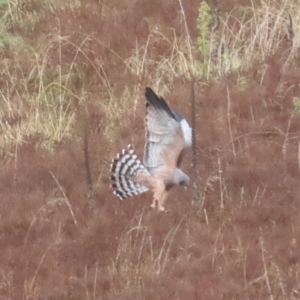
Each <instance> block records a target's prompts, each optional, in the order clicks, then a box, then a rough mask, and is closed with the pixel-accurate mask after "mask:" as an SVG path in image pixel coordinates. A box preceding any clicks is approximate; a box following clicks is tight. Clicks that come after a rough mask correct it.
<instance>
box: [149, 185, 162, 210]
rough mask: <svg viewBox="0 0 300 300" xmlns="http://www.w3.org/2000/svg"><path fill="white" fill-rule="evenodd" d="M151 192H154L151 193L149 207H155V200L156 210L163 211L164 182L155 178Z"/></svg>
mask: <svg viewBox="0 0 300 300" xmlns="http://www.w3.org/2000/svg"><path fill="white" fill-rule="evenodd" d="M153 192H154V195H153V201H152V204H151V207H152V208H155V206H156V201H157V204H158V210H159V211H164V210H165V209H164V207H163V203H164V193H165V184H164V182H163V181H161V180H157V181H156V182H155V186H154V188H153Z"/></svg>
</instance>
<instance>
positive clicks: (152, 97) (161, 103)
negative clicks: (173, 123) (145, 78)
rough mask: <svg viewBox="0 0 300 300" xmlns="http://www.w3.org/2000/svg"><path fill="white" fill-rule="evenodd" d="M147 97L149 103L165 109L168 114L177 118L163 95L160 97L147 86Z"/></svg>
mask: <svg viewBox="0 0 300 300" xmlns="http://www.w3.org/2000/svg"><path fill="white" fill-rule="evenodd" d="M145 97H146V99H147V103H149V104H150V105H153V106H154V107H155V108H157V109H163V110H164V111H166V112H167V113H168V115H169V116H170V117H171V118H173V119H175V120H176V117H175V115H174V113H173V112H172V110H171V109H170V107H169V105H168V104H167V102H166V101H165V99H164V98H162V97H158V96H157V95H156V94H155V92H154V91H153V90H152V89H151V88H150V87H146V92H145ZM146 105H147V104H146Z"/></svg>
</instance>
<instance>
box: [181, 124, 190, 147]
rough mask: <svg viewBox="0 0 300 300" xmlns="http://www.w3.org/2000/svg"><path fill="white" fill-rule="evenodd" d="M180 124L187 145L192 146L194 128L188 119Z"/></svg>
mask: <svg viewBox="0 0 300 300" xmlns="http://www.w3.org/2000/svg"><path fill="white" fill-rule="evenodd" d="M180 126H181V130H182V132H183V136H184V140H185V147H190V146H191V145H192V129H191V127H190V126H189V124H188V122H187V121H186V119H182V120H181V121H180Z"/></svg>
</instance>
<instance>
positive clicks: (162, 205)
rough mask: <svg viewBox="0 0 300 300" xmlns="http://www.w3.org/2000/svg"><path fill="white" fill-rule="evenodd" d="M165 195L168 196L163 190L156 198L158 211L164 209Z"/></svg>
mask: <svg viewBox="0 0 300 300" xmlns="http://www.w3.org/2000/svg"><path fill="white" fill-rule="evenodd" d="M167 196H168V193H167V192H166V191H164V193H163V194H162V196H161V197H160V199H159V200H158V210H159V211H165V208H164V204H165V202H166V199H167Z"/></svg>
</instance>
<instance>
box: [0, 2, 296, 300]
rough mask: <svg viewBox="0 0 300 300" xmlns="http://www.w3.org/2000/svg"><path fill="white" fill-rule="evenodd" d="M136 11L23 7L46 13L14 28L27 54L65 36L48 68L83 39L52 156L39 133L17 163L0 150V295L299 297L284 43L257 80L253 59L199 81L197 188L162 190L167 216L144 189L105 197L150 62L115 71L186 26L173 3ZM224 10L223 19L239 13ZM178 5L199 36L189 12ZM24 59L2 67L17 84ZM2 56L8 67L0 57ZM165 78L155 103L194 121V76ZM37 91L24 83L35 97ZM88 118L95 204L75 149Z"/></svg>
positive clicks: (70, 55)
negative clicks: (72, 118)
mask: <svg viewBox="0 0 300 300" xmlns="http://www.w3.org/2000/svg"><path fill="white" fill-rule="evenodd" d="M106 2H107V3H106ZM144 2H145V3H138V2H136V3H134V4H133V2H132V3H131V2H129V1H123V2H120V1H113V2H111V1H102V2H99V3H98V2H97V1H86V3H85V4H81V5H80V7H76V5H75V4H74V5H72V3H73V2H72V3H69V2H68V1H67V4H68V5H70V7H68V5H67V6H66V7H65V8H63V7H59V5H57V7H56V6H55V5H54V8H53V10H54V12H53V14H54V15H55V17H54V16H53V14H50V12H49V10H48V9H49V8H47V7H44V6H39V5H37V2H35V1H32V6H31V8H30V9H37V10H38V13H40V14H41V16H42V17H41V19H40V20H39V21H37V22H36V24H34V29H33V32H29V31H26V30H22V28H21V27H18V26H16V28H14V27H12V28H11V30H12V32H15V33H17V32H18V34H20V35H21V36H22V37H23V38H24V39H25V40H26V42H27V43H28V44H31V45H33V47H38V46H39V45H37V44H38V43H39V42H41V41H43V39H44V38H43V36H45V35H46V36H49V35H51V34H59V35H60V36H68V42H67V43H66V44H64V45H63V46H62V48H61V53H59V49H58V48H55V47H52V49H51V51H50V53H51V55H49V58H48V62H47V64H48V68H49V70H52V71H53V70H55V68H57V66H59V65H60V66H61V68H62V70H64V71H66V72H68V71H69V70H70V64H72V63H73V62H74V55H76V47H74V46H72V44H71V43H74V44H75V45H77V47H79V45H80V43H81V42H82V40H83V39H84V37H86V36H87V35H90V37H91V38H90V39H89V40H88V41H86V43H84V45H83V46H82V48H81V50H82V51H81V52H80V51H79V53H78V56H76V60H75V63H74V66H73V69H72V72H71V73H72V75H71V76H70V82H69V88H71V89H72V91H73V94H74V95H81V96H82V98H80V97H78V98H76V97H72V96H70V99H71V105H70V107H69V108H68V109H69V110H74V111H75V110H76V113H77V114H76V124H75V125H74V128H73V131H72V135H71V136H70V137H65V138H64V139H63V140H62V141H60V142H57V143H55V144H54V145H53V147H52V148H51V149H52V150H51V151H50V150H49V149H48V150H47V149H44V148H43V147H41V146H40V144H41V142H42V141H41V139H42V138H41V137H40V136H39V135H36V136H28V137H25V138H24V142H23V144H22V145H18V147H17V148H16V149H13V150H12V149H10V151H9V153H10V155H12V154H13V155H14V156H13V157H12V158H11V157H10V156H9V155H7V153H6V154H5V153H4V154H3V159H2V168H1V172H0V178H1V180H0V199H1V204H0V218H1V221H0V237H1V238H0V250H1V255H0V296H1V298H3V299H27V300H29V299H123V300H125V299H128V300H129V299H149V300H150V299H231V300H232V299H298V298H297V297H298V296H299V294H297V289H298V293H299V289H300V286H299V282H300V239H299V236H300V216H299V212H300V201H299V194H300V185H299V182H300V173H299V172H300V159H299V138H300V137H299V128H300V116H299V115H298V114H297V113H296V112H294V106H293V104H292V99H293V97H299V96H300V86H299V74H300V70H299V65H298V66H297V64H295V65H293V66H289V67H286V65H284V62H285V59H286V57H287V55H288V52H287V50H288V47H289V46H288V43H287V42H286V41H283V45H282V49H279V50H278V53H276V54H274V56H272V57H269V58H268V59H266V61H264V67H265V70H266V71H265V73H264V76H262V70H261V65H260V63H256V62H253V66H252V67H251V68H250V69H249V70H247V71H244V72H236V73H234V74H230V75H227V76H224V77H222V78H217V79H215V80H212V81H210V82H206V83H203V82H201V80H198V81H197V82H196V85H195V92H196V105H197V107H196V109H197V110H196V118H197V119H196V140H197V161H198V164H197V166H196V169H194V170H193V169H192V167H191V166H190V161H191V159H190V157H191V156H187V157H186V160H185V165H184V169H185V170H186V171H187V173H189V174H191V177H192V184H191V187H190V189H189V190H187V191H186V190H182V189H180V188H179V187H176V188H174V189H173V190H172V191H171V193H170V198H169V199H168V202H167V205H166V206H167V209H168V213H165V214H164V213H158V212H155V211H153V210H151V209H150V207H149V205H150V200H151V195H150V193H147V194H143V195H140V196H137V197H134V198H130V199H128V200H126V201H124V202H121V201H119V200H118V198H117V197H115V196H114V195H113V194H112V192H111V189H110V188H109V180H108V176H109V161H110V159H112V158H113V157H114V156H115V155H116V153H117V152H118V151H120V150H121V148H122V147H124V146H126V145H127V144H128V143H133V144H134V145H135V147H136V150H137V153H139V154H140V155H142V151H143V144H144V123H143V118H144V99H143V91H144V87H145V86H146V85H150V86H151V85H153V84H154V83H155V80H154V78H155V66H154V67H153V68H152V69H151V68H150V69H149V70H147V72H146V71H145V73H144V74H143V75H142V76H138V75H134V74H131V73H129V71H128V68H127V67H126V65H125V63H124V61H125V59H127V58H128V57H130V56H131V55H133V54H134V51H135V46H136V43H138V45H145V44H146V42H147V38H148V36H149V32H150V30H152V29H151V26H156V25H155V24H157V26H159V27H160V28H162V29H163V30H164V33H165V34H166V35H169V36H171V35H172V34H173V33H172V30H170V28H174V29H175V32H176V33H177V34H178V35H179V34H181V33H182V31H183V30H182V26H181V23H182V22H181V21H182V20H181V15H180V13H179V8H178V3H177V2H176V1H163V2H160V1H152V2H149V1H144ZM225 2H226V3H227V4H228V6H226V9H225V8H223V6H221V9H223V11H225V10H228V11H229V9H230V8H232V6H233V5H235V3H236V2H235V1H225ZM225 2H224V3H225ZM249 2H250V3H251V1H243V2H242V3H243V5H249ZM74 3H75V2H74ZM184 5H185V8H186V11H185V13H186V15H187V20H188V26H189V28H190V34H191V37H192V38H193V39H196V37H197V30H196V23H195V19H196V17H197V9H198V7H197V5H198V4H196V3H194V2H193V1H185V2H184ZM222 5H225V4H222ZM23 9H25V8H23ZM28 9H29V8H28ZM42 12H43V14H42ZM48 13H49V15H48ZM14 30H15V31H14ZM77 49H78V48H77ZM149 51H150V54H149V57H150V58H151V59H153V61H155V60H156V59H160V57H162V56H164V55H169V54H170V48H169V46H168V45H166V44H159V43H157V44H155V43H153V44H152V45H150V46H149ZM116 54H117V55H116ZM26 55H29V54H27V53H24V60H23V61H22V60H21V63H20V65H19V66H18V68H17V69H16V70H15V73H14V71H13V67H11V68H12V69H11V72H12V73H11V74H15V76H16V78H18V76H19V77H20V78H21V77H22V76H26V75H24V74H27V73H26V72H30V70H31V68H32V65H30V64H29V63H28V61H26ZM1 56H2V59H7V60H9V59H10V53H9V51H8V50H7V49H6V50H5V51H2V52H1ZM20 68H21V70H22V72H21V71H20ZM1 76H2V78H1V79H0V86H1V88H2V89H6V88H7V89H6V90H5V91H4V92H3V93H5V94H6V93H7V94H9V93H10V94H11V97H13V95H14V93H16V90H18V89H19V92H22V87H21V86H18V85H17V86H16V87H15V89H12V90H10V88H8V87H7V85H10V84H11V83H10V81H9V79H8V78H7V74H2V75H1ZM105 78H107V79H105ZM245 78H246V83H245V81H244V79H245ZM106 80H107V81H106ZM161 80H162V82H163V83H165V84H166V85H167V88H168V89H169V91H170V92H168V93H166V94H165V98H166V99H167V100H168V102H169V103H170V104H171V106H172V107H174V108H176V109H177V110H178V111H180V112H182V113H183V114H184V115H185V116H187V118H188V119H190V110H189V96H190V92H191V91H190V81H189V80H188V79H186V78H183V77H182V76H178V77H176V76H174V78H172V79H170V78H168V77H163V76H162V78H161ZM241 82H244V83H241ZM30 84H31V85H30ZM35 84H37V83H30V82H29V83H28V85H29V87H28V89H30V88H32V93H33V92H34V91H35V89H36V86H35ZM126 89H128V90H129V91H130V95H135V96H136V102H135V105H136V106H134V105H133V101H132V100H130V99H129V98H122V97H123V96H124V90H126ZM82 90H84V93H83V94H80V91H82ZM29 92H30V91H29ZM112 92H113V95H114V98H113V99H110V98H109V95H110V94H111V93H112ZM79 98H80V99H79ZM12 99H15V98H12ZM107 99H110V101H115V102H116V107H118V106H120V105H124V107H125V108H124V110H123V111H122V113H121V114H120V113H119V112H118V114H116V115H114V111H113V114H111V111H109V109H107V107H108V102H109V101H108V100H107ZM26 105H28V106H29V105H30V104H29V103H25V106H26ZM133 106H134V108H133ZM116 111H117V110H116ZM19 117H20V118H21V119H22V118H25V117H26V116H19ZM87 120H88V121H87ZM1 122H5V120H1ZM20 122H22V121H20ZM87 122H88V125H89V132H90V134H89V154H90V161H91V173H92V179H93V185H94V200H95V204H94V206H92V207H91V206H90V205H89V203H88V199H87V182H86V173H85V172H86V170H85V162H84V155H83V128H84V126H85V124H86V123H87ZM110 122H114V123H113V124H109V123H110ZM15 125H16V124H15V123H14V122H13V123H12V126H15ZM109 126H111V127H112V130H111V131H110V134H107V135H105V134H104V133H105V132H106V131H105V130H106V128H108V127H109ZM297 295H298V296H297Z"/></svg>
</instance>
